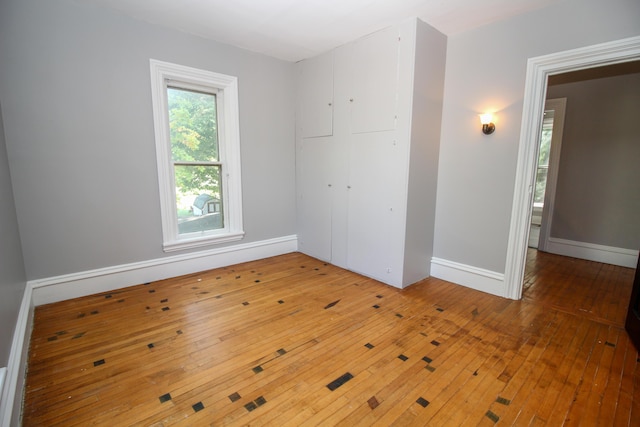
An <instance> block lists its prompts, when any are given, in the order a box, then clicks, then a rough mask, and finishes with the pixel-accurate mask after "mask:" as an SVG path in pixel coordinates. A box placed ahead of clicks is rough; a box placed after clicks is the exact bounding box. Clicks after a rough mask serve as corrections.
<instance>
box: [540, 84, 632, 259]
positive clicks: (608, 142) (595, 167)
mask: <svg viewBox="0 0 640 427" xmlns="http://www.w3.org/2000/svg"><path fill="white" fill-rule="evenodd" d="M547 97H548V98H565V97H566V98H567V111H566V114H565V122H564V133H563V138H562V153H561V155H560V168H559V173H558V184H557V186H556V200H555V207H554V212H553V218H552V223H551V224H552V227H551V237H558V238H561V239H567V240H573V241H577V242H585V243H595V244H598V245H605V246H612V247H616V248H625V249H635V250H637V249H638V248H639V247H640V221H638V218H640V128H638V119H639V118H640V74H629V75H623V76H616V77H609V78H601V79H596V80H588V81H583V82H576V83H568V84H562V85H557V86H550V87H549V88H548V90H547Z"/></svg>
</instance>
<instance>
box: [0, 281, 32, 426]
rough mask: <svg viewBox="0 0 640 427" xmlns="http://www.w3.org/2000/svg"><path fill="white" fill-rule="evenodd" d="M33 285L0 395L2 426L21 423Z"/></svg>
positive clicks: (25, 298)
mask: <svg viewBox="0 0 640 427" xmlns="http://www.w3.org/2000/svg"><path fill="white" fill-rule="evenodd" d="M31 295H32V290H31V286H30V285H28V284H27V286H26V288H25V291H24V295H23V297H22V304H21V305H20V311H19V314H18V320H17V322H16V328H15V331H14V333H13V342H12V345H11V352H10V354H9V362H8V363H7V368H6V373H5V377H4V384H3V385H2V389H1V392H2V395H1V397H0V427H11V426H19V425H20V417H21V415H22V401H23V390H24V383H25V376H26V370H27V361H28V356H29V343H30V338H31V329H32V328H33V313H34V305H33V302H32V300H31Z"/></svg>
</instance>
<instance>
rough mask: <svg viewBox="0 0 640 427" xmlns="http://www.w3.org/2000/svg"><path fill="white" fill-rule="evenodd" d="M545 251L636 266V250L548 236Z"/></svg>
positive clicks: (630, 266)
mask: <svg viewBox="0 0 640 427" xmlns="http://www.w3.org/2000/svg"><path fill="white" fill-rule="evenodd" d="M546 250H547V252H551V253H552V254H556V255H564V256H570V257H573V258H580V259H586V260H589V261H596V262H602V263H605V264H613V265H619V266H621V267H628V268H636V265H637V264H638V251H636V250H633V249H623V248H614V247H611V246H603V245H596V244H593V243H584V242H576V241H573V240H565V239H558V238H556V237H550V238H549V241H548V243H547V247H546Z"/></svg>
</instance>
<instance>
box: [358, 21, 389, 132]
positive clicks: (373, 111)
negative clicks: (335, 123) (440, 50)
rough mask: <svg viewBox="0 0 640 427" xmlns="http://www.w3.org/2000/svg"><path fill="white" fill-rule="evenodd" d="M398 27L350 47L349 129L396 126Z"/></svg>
mask: <svg viewBox="0 0 640 427" xmlns="http://www.w3.org/2000/svg"><path fill="white" fill-rule="evenodd" d="M398 44H399V40H398V30H397V29H396V28H389V29H386V30H382V31H378V32H376V33H374V34H372V35H370V36H367V37H365V38H363V39H360V40H358V41H356V42H354V43H353V45H352V46H351V49H352V54H351V72H352V74H351V80H352V81H351V94H350V96H349V99H348V102H349V103H350V105H351V132H352V133H362V132H377V131H384V130H392V129H395V127H396V106H397V93H398Z"/></svg>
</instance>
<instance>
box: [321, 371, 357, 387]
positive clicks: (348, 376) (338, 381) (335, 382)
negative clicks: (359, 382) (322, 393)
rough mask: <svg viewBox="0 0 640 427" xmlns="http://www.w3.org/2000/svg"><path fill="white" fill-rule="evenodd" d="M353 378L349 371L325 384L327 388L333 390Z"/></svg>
mask: <svg viewBox="0 0 640 427" xmlns="http://www.w3.org/2000/svg"><path fill="white" fill-rule="evenodd" d="M352 378H353V375H351V373H349V372H347V373H346V374H344V375H342V376H340V377H338V378H336V379H335V380H333V381H331V382H330V383H329V384H327V388H328V389H329V390H331V391H334V390H335V389H337V388H338V387H340V386H342V385H343V384H344V383H346V382H347V381H349V380H351V379H352Z"/></svg>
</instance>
